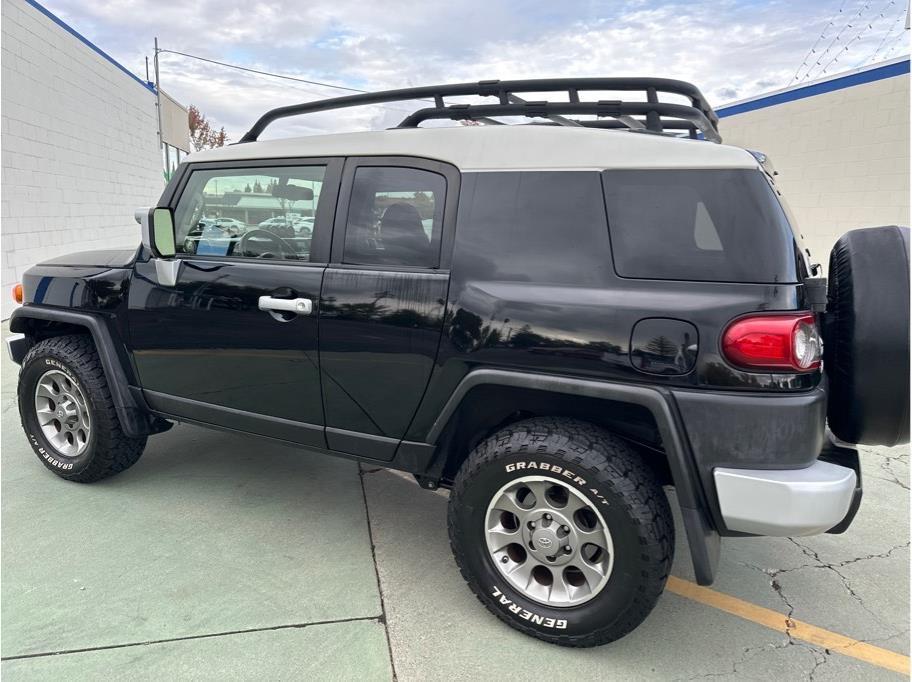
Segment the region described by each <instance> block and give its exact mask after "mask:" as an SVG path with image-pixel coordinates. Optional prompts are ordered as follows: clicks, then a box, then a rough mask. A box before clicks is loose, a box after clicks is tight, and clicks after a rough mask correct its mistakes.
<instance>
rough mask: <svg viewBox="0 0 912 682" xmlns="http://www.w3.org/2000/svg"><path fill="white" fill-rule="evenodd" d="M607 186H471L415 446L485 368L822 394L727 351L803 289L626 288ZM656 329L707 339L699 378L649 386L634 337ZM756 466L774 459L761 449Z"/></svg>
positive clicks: (546, 176) (814, 376)
mask: <svg viewBox="0 0 912 682" xmlns="http://www.w3.org/2000/svg"><path fill="white" fill-rule="evenodd" d="M533 176H542V177H539V178H536V177H533ZM558 176H559V177H558ZM574 176H575V177H574ZM562 182H566V183H567V184H566V201H565V203H564V204H561V205H560V206H559V207H560V208H561V209H562V210H561V211H560V213H559V215H554V214H553V213H552V214H549V212H548V210H547V209H546V207H545V205H544V204H545V203H546V202H547V203H549V204H550V205H551V206H552V207H553V205H554V203H555V198H554V195H553V194H554V192H555V191H556V190H557V188H559V187H560V183H562ZM600 182H601V178H600V175H599V173H596V172H569V171H568V172H559V173H558V172H553V173H552V172H543V173H508V172H503V173H477V174H465V175H464V176H463V190H462V198H461V203H460V209H459V224H458V228H457V231H456V232H457V237H456V244H455V247H454V252H453V268H452V270H453V274H452V278H451V282H450V289H449V296H448V303H447V313H446V317H447V323H446V325H445V328H444V334H443V339H442V341H441V347H440V352H439V354H438V357H437V369H436V370H435V374H434V377H433V378H432V380H431V384H430V386H429V387H428V392H427V396H426V398H425V400H424V402H423V403H422V405H421V408H420V409H419V411H418V413H417V415H416V417H415V420H414V422H413V423H412V426H411V427H410V428H409V431H408V435H407V438H408V439H410V440H422V439H424V438H425V437H426V436H427V434H428V430H429V429H430V428H431V425H432V424H433V422H434V421H435V420H436V419H437V416H438V415H439V413H440V410H441V409H442V408H443V405H444V404H445V403H446V401H447V400H448V399H449V397H450V395H452V393H453V390H454V389H455V387H456V386H457V385H458V384H459V382H460V381H461V380H462V378H463V377H464V376H465V375H466V374H467V373H468V372H469V371H470V370H472V369H473V368H476V367H481V366H490V367H499V368H511V369H526V370H529V371H535V372H544V373H557V374H567V375H575V376H579V377H585V378H591V379H603V380H610V381H626V382H634V383H648V384H650V385H653V386H665V387H668V388H671V387H681V388H709V389H724V390H730V391H738V392H741V391H769V392H776V393H780V392H794V391H808V390H810V389H812V388H814V387H815V386H817V384H818V383H819V382H820V373H819V372H808V373H803V374H778V373H777V374H773V373H762V372H745V371H742V370H739V369H736V368H734V367H732V366H731V365H729V364H728V363H727V362H726V361H725V360H724V358H723V357H722V355H721V351H720V347H719V339H720V337H721V334H722V331H723V330H724V328H725V327H726V326H727V324H728V323H729V322H730V321H731V320H732V319H733V318H735V317H737V316H739V315H743V314H744V313H748V312H752V311H772V310H799V309H801V308H802V306H803V305H804V293H803V287H802V286H801V285H800V284H780V285H771V284H729V283H718V282H681V281H667V280H640V279H627V278H621V277H618V276H617V275H616V274H615V273H614V271H613V268H612V267H611V259H610V258H609V257H608V254H609V253H610V244H609V237H608V231H607V224H606V220H605V214H604V208H603V205H602V203H601V191H600ZM545 186H547V187H550V190H551V193H550V195H549V194H547V193H545ZM580 188H581V189H580ZM577 191H578V192H579V193H577ZM505 196H508V197H516V198H515V210H514V212H513V213H512V214H511V213H510V212H509V211H508V212H506V213H505V212H504V209H503V207H502V206H501V204H502V203H503V198H504V197H505ZM511 215H512V216H513V219H512V223H511V224H514V225H515V226H516V228H515V230H513V231H511V230H507V229H498V228H500V227H501V226H500V225H498V224H497V223H496V222H495V218H494V217H493V216H502V217H498V218H496V220H503V221H507V222H509V221H511ZM578 244H585V245H586V246H585V248H577V247H576V245H578ZM492 254H496V255H497V256H496V258H495V257H494V256H493V255H492ZM652 317H674V318H677V319H679V320H681V321H684V322H686V323H687V324H688V325H692V326H693V327H695V328H696V330H697V334H698V337H699V339H700V348H699V354H698V357H697V360H696V363H695V365H694V368H693V370H692V371H690V372H687V373H684V374H674V375H664V374H663V375H652V374H645V373H644V372H642V371H641V370H640V369H638V368H637V367H635V366H634V364H633V363H632V362H631V357H630V353H631V350H632V348H631V345H630V343H631V334H632V332H633V330H634V328H635V327H636V325H637V323H638V322H639V321H640V320H643V319H644V318H652ZM756 455H757V457H758V458H759V459H761V460H762V459H764V458H765V457H766V453H765V451H764V450H762V449H761V448H759V447H758V448H757V449H756Z"/></svg>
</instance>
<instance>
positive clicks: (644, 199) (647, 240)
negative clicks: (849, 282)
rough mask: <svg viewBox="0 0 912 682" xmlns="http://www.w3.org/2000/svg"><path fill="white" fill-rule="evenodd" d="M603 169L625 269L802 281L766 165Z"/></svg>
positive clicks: (643, 275) (639, 273) (678, 276)
mask: <svg viewBox="0 0 912 682" xmlns="http://www.w3.org/2000/svg"><path fill="white" fill-rule="evenodd" d="M602 177H603V182H604V187H605V203H606V207H607V211H608V230H609V232H610V235H611V249H612V254H613V258H614V267H615V270H616V271H617V273H618V275H620V276H621V277H631V278H638V279H671V280H694V281H708V282H746V283H786V282H795V281H797V268H796V255H795V238H794V234H793V233H792V230H791V227H790V226H789V224H788V220H787V219H786V216H785V213H784V212H783V210H782V207H781V206H780V205H779V202H778V201H777V199H776V197H775V196H774V195H773V191H772V189H770V186H769V184H768V183H767V182H766V180H765V178H764V177H763V176H762V174H761V172H760V171H756V170H750V169H732V170H723V169H720V170H714V169H713V170H703V169H690V170H624V171H621V170H618V171H605V172H604V173H603V176H602Z"/></svg>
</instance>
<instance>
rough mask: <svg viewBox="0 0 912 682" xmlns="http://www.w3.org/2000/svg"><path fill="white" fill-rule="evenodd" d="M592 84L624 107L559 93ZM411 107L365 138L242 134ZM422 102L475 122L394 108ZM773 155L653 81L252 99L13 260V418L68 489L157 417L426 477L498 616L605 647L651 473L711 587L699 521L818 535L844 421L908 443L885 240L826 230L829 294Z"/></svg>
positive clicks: (651, 518) (625, 590)
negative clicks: (85, 217) (158, 178)
mask: <svg viewBox="0 0 912 682" xmlns="http://www.w3.org/2000/svg"><path fill="white" fill-rule="evenodd" d="M604 92H615V93H617V92H620V93H622V95H624V96H628V94H629V93H640V96H639V97H638V98H636V99H635V101H631V100H629V99H627V100H605V99H593V98H590V99H585V98H583V97H581V95H582V94H592V93H604ZM523 93H526V94H528V93H534V94H536V95H539V94H540V93H558V97H557V99H558V100H559V101H553V100H549V101H528V100H527V99H524V98H523V96H522V94H523ZM660 95H661V97H660ZM462 96H476V97H478V96H481V97H486V98H493V99H488V100H486V101H484V102H482V103H480V104H476V103H469V104H466V103H453V100H452V98H453V97H462ZM446 98H449V102H447V101H446ZM669 98H677V99H678V100H683V101H684V102H686V103H682V104H674V103H670V102H668V101H665V100H668V99H669ZM419 99H421V100H425V101H426V102H427V104H425V105H422V106H423V108H421V109H420V110H418V111H416V112H415V113H413V114H411V115H410V116H408V117H407V118H406V119H405V120H404V121H403V122H402V123H401V124H400V125H399V126H398V127H396V128H394V129H391V130H384V131H374V132H365V133H354V134H336V135H321V136H313V137H307V138H302V139H279V140H270V141H259V142H258V141H256V140H257V138H258V136H259V134H260V133H261V132H262V131H263V129H264V128H265V127H266V126H267V125H268V124H270V123H271V122H273V121H275V120H277V119H279V118H283V117H287V116H292V115H298V114H306V113H313V112H319V111H329V110H336V109H339V108H342V107H348V106H355V105H365V104H377V103H388V102H402V101H414V100H419ZM519 117H536V118H539V119H542V121H541V122H540V123H537V124H528V125H516V124H515V122H516V120H517V118H519ZM439 119H450V120H464V121H474V122H476V123H478V125H472V126H451V127H440V126H439V125H438V126H431V127H428V126H424V127H420V126H419V124H420V123H422V122H425V121H437V120H439ZM505 120H506V121H507V124H505ZM772 175H773V173H772V172H771V171H770V170H769V168H768V167H767V166H766V165H765V164H764V162H763V158H762V155H759V154H756V153H751V152H748V151H745V150H743V149H739V148H735V147H731V146H725V145H722V144H721V139H720V136H719V131H718V119H717V116H716V115H715V113H714V112H713V111H712V109H711V108H710V107H709V105H708V104H707V102H706V100H705V99H704V97H703V95H702V94H701V93H700V92H699V90H697V89H696V88H695V87H694V86H692V85H689V84H687V83H682V82H680V81H671V80H664V79H650V78H640V79H630V78H599V79H572V80H571V79H558V80H533V81H482V82H479V83H469V84H461V85H447V86H436V87H424V88H412V89H407V90H399V91H387V92H381V93H375V94H368V95H355V96H351V97H341V98H336V99H332V100H324V101H320V102H311V103H307V104H303V105H298V106H290V107H283V108H280V109H275V110H273V111H270V112H268V113H267V114H265V115H264V116H263V117H262V118H261V119H260V120H259V121H258V122H257V123H256V124H255V126H254V127H253V128H252V129H251V131H250V132H248V133H247V135H245V136H244V138H243V139H242V140H241V142H240V143H239V144H235V145H232V146H228V147H224V148H220V149H213V150H209V151H203V152H199V153H196V154H193V155H192V156H190V157H189V159H188V160H187V161H186V162H185V163H183V164H182V165H181V166H180V168H179V169H178V170H177V172H176V173H175V174H174V176H173V178H172V179H171V181H170V183H169V184H168V186H167V187H166V189H165V191H164V193H163V195H162V197H161V200H160V202H159V203H158V206H157V207H156V208H154V209H152V210H149V211H144V212H143V213H142V215H141V222H142V244H141V245H140V246H139V247H138V248H137V249H131V250H113V251H92V252H87V253H78V254H74V255H72V256H66V257H63V258H57V259H54V260H50V261H47V262H44V263H42V264H40V265H36V266H34V267H33V268H31V269H30V270H28V271H27V272H26V274H25V277H24V279H23V282H22V288H21V289H20V295H21V297H22V299H23V300H22V301H21V302H22V303H23V305H22V306H21V307H19V308H18V309H17V310H16V311H15V313H14V314H13V316H12V320H11V323H10V327H11V330H12V331H13V332H15V333H17V335H16V336H13V337H11V338H10V339H9V342H8V343H9V349H10V352H11V355H12V357H13V359H14V360H15V361H16V362H17V363H20V364H21V366H22V367H21V372H20V376H19V389H18V399H19V410H20V413H21V416H22V424H23V427H24V429H25V433H26V435H27V437H28V440H29V442H30V443H31V446H32V448H33V449H34V451H35V452H36V453H37V455H38V457H39V458H40V459H41V461H42V463H43V464H44V465H45V466H46V467H47V468H49V469H50V470H51V471H53V472H54V473H56V474H57V475H58V476H61V477H63V478H65V479H68V480H72V481H78V482H90V481H96V480H99V479H102V478H104V477H107V476H111V475H113V474H116V473H118V472H121V471H123V470H125V469H127V468H128V467H130V466H131V465H133V464H134V463H135V462H136V461H137V460H138V459H139V457H140V455H141V454H142V452H143V448H144V447H145V445H146V439H147V437H149V436H151V435H153V434H156V433H159V432H161V431H163V430H165V429H167V428H168V427H170V426H171V424H172V423H174V422H188V423H193V424H199V425H203V426H208V427H213V428H219V429H226V430H230V431H233V432H239V433H246V434H253V435H256V436H260V437H263V438H269V439H274V440H276V441H281V442H284V443H288V444H292V445H294V446H295V447H297V448H299V449H300V450H301V452H302V453H306V454H310V453H321V454H330V455H337V456H341V457H347V458H352V459H356V460H360V461H365V462H370V463H371V464H379V465H382V466H385V467H390V468H394V469H400V470H404V471H407V472H410V473H412V474H414V476H415V478H416V479H417V481H418V482H419V483H420V485H421V486H423V487H425V488H430V489H434V488H437V487H438V486H444V487H446V488H449V489H450V498H449V533H450V540H451V544H452V548H453V552H454V554H455V557H456V561H457V563H458V564H459V567H460V569H461V571H462V574H463V575H464V577H465V579H466V580H467V581H468V583H469V585H470V586H471V588H472V590H473V591H474V592H475V594H476V595H477V596H478V598H479V599H480V600H481V601H482V602H483V603H484V604H485V606H486V607H487V608H488V609H490V610H491V611H492V612H493V613H494V614H495V615H496V616H497V617H498V618H500V619H502V620H503V621H505V622H507V623H508V624H510V625H511V626H513V627H515V628H517V629H519V630H521V631H523V632H525V633H528V634H531V635H533V636H536V637H539V638H541V639H544V640H547V641H550V642H554V643H557V644H563V645H570V646H592V645H597V644H602V643H605V642H610V641H612V640H615V639H617V638H619V637H622V636H623V635H625V634H626V633H628V632H630V631H631V630H632V629H633V628H635V627H636V626H637V625H638V624H639V623H640V622H642V621H643V619H644V618H645V617H646V616H647V614H648V613H649V612H650V610H651V609H652V608H653V606H654V605H655V603H656V600H657V599H658V597H659V595H660V594H661V592H662V590H663V588H664V586H665V582H666V578H667V576H668V572H669V568H670V566H671V562H672V552H673V548H674V533H675V529H674V524H673V518H672V514H671V509H670V505H669V500H668V498H667V497H666V495H665V492H664V491H663V488H662V486H673V487H674V490H675V496H674V498H673V499H674V500H675V502H676V504H677V505H678V506H679V507H680V518H681V525H682V526H683V529H684V531H685V533H686V538H687V542H688V545H689V548H690V554H691V556H692V560H693V565H694V571H695V575H696V579H697V581H698V582H699V583H701V584H709V583H711V582H712V580H713V578H714V574H715V571H716V567H717V562H718V557H719V551H720V536H732V535H772V536H790V535H811V534H815V533H824V532H830V533H839V532H842V531H844V530H845V529H846V528H847V527H848V525H849V524H850V523H851V521H852V518H853V516H854V515H855V513H856V511H857V509H858V506H859V503H860V500H861V477H860V470H859V460H858V455H857V452H856V450H855V449H854V448H853V447H852V445H849V444H850V443H872V444H888V445H889V444H896V443H899V442H906V441H908V436H909V390H908V376H909V338H908V324H909V317H908V311H909V285H908V276H909V273H908V262H909V261H908V249H909V241H908V240H909V233H908V229H907V228H897V227H883V228H871V229H863V230H855V231H852V232H849V233H848V234H847V235H845V236H844V237H843V238H842V239H841V240H839V242H838V243H837V245H836V247H835V248H834V249H833V252H832V254H831V256H830V263H829V271H828V277H829V285H828V286H827V281H826V280H825V279H824V278H823V277H822V276H821V274H822V273H820V272H818V271H817V268H818V266H816V265H812V264H811V263H810V261H809V254H808V253H807V252H806V250H805V249H804V248H803V247H802V244H801V238H800V235H799V234H798V233H797V231H796V228H795V225H794V222H793V221H792V220H791V219H790V217H789V214H788V212H787V210H786V209H785V206H784V204H783V203H782V200H781V198H780V196H779V191H778V190H777V189H776V186H775V184H774V180H773V177H772ZM276 218H280V219H279V220H275V219H276ZM270 221H272V222H270ZM298 223H300V224H301V225H303V227H300V228H299V227H298V226H297V225H298ZM827 423H828V424H829V427H828V428H827ZM833 434H835V435H833ZM188 454H189V453H188Z"/></svg>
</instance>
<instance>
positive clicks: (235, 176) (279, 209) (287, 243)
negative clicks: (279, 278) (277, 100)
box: [174, 166, 326, 261]
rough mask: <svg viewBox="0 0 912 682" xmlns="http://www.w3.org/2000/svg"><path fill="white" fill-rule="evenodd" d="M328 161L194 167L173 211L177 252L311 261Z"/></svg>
mask: <svg viewBox="0 0 912 682" xmlns="http://www.w3.org/2000/svg"><path fill="white" fill-rule="evenodd" d="M325 172H326V167H325V166H281V167H275V168H245V169H233V170H195V171H193V172H192V174H191V175H190V179H189V180H188V181H187V185H186V187H185V188H184V191H183V193H182V194H181V198H180V201H179V202H178V204H177V208H176V210H175V212H174V217H175V230H176V235H175V236H176V246H177V252H178V253H186V254H198V255H201V256H234V257H241V258H264V259H269V258H274V259H281V260H304V261H309V260H310V244H311V238H312V236H313V228H314V218H315V216H316V214H317V207H318V205H319V202H320V196H321V190H322V188H323V177H324V174H325Z"/></svg>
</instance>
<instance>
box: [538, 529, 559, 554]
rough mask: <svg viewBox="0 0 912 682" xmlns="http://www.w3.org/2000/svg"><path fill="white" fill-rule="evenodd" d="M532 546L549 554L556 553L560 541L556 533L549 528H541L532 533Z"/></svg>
mask: <svg viewBox="0 0 912 682" xmlns="http://www.w3.org/2000/svg"><path fill="white" fill-rule="evenodd" d="M532 546H533V547H535V549H536V550H538V551H540V552H543V553H544V554H546V555H548V556H551V555H553V554H556V553H557V550H558V548H559V547H560V541H559V540H558V538H557V534H556V533H555V532H554V531H552V530H550V529H549V528H541V529H539V530H537V531H535V532H534V533H532Z"/></svg>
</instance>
